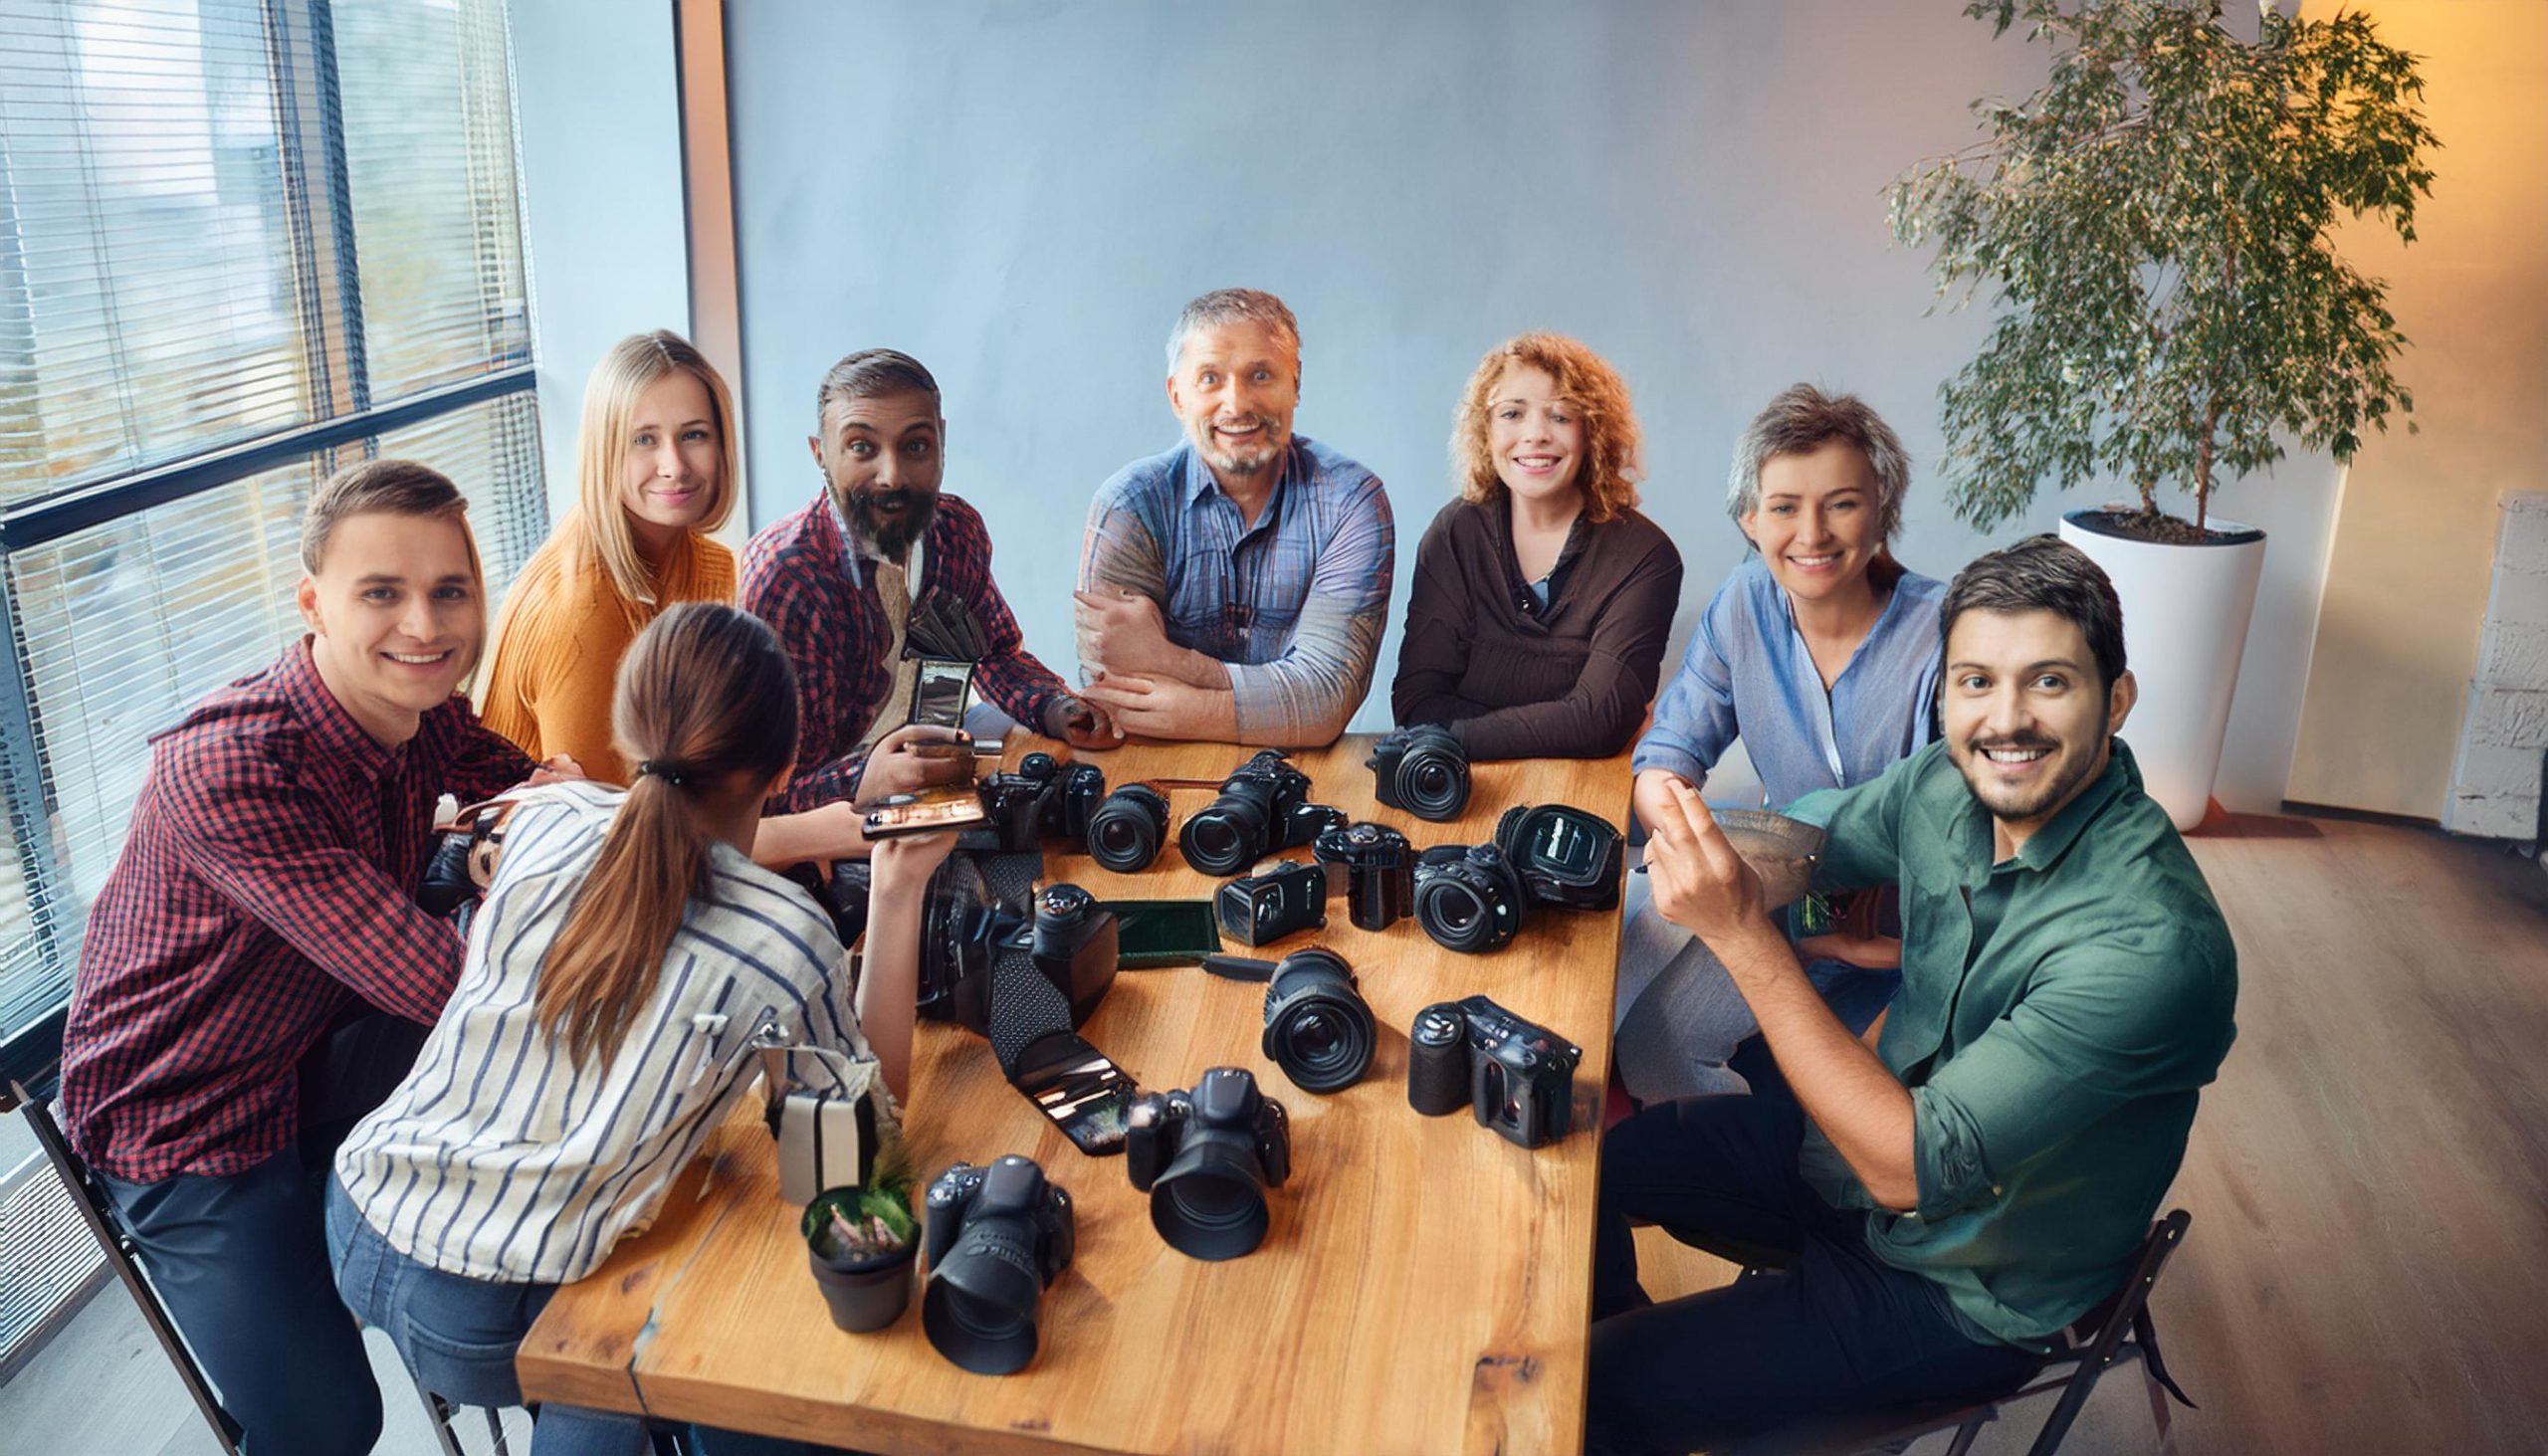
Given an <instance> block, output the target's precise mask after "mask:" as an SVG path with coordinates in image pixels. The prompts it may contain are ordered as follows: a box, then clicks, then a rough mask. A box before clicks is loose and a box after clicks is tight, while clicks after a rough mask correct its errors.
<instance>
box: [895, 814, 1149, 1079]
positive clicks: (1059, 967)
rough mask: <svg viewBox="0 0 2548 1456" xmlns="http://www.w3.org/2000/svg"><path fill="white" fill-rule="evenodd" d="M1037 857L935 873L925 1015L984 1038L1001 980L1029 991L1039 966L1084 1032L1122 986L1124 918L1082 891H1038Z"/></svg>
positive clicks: (926, 907) (927, 905) (926, 916)
mask: <svg viewBox="0 0 2548 1456" xmlns="http://www.w3.org/2000/svg"><path fill="white" fill-rule="evenodd" d="M1040 863H1041V861H1040V860H1038V859H1037V858H1035V857H1033V856H1007V855H1002V856H993V857H989V858H987V859H984V858H978V857H975V856H972V855H965V854H956V855H950V856H949V857H948V859H947V863H946V864H944V865H942V866H940V867H939V870H938V873H937V874H936V875H934V876H932V877H931V879H930V885H929V894H928V896H927V898H926V899H925V901H924V902H923V907H922V911H921V943H920V952H921V953H920V995H919V1010H920V1014H921V1015H923V1016H926V1017H929V1018H931V1019H933V1020H938V1021H954V1022H956V1023H958V1024H960V1025H963V1026H967V1027H970V1028H971V1029H973V1030H974V1031H977V1032H980V1033H982V1034H983V1035H986V1036H987V1035H989V1034H990V1029H991V1017H992V1008H991V1001H992V995H991V988H992V985H993V983H994V982H995V981H997V982H1003V983H1006V984H1008V985H1012V986H1027V985H1030V984H1031V983H1028V982H1025V981H1023V980H1021V979H1019V978H1017V976H1016V972H1018V971H1020V970H1029V971H1031V972H1032V973H1033V974H1035V975H1037V976H1039V977H1041V978H1042V979H1043V980H1044V981H1045V982H1047V983H1048V984H1049V985H1050V986H1051V988H1052V991H1053V993H1054V995H1055V997H1057V998H1058V999H1061V1000H1065V1001H1067V1002H1068V1004H1069V1015H1070V1024H1071V1025H1072V1026H1079V1025H1081V1024H1083V1023H1085V1022H1086V1021H1087V1020H1088V1018H1089V1016H1090V1015H1091V1014H1092V1013H1094V1012H1095V1011H1096V1010H1097V1003H1098V1002H1099V1001H1101V1000H1104V999H1105V997H1106V992H1107V991H1108V989H1110V988H1111V987H1112V986H1113V985H1114V984H1115V967H1116V963H1117V956H1116V947H1117V941H1118V939H1119V936H1120V934H1121V931H1120V927H1118V925H1117V924H1116V920H1115V913H1114V912H1113V911H1110V910H1107V909H1105V908H1104V907H1102V906H1100V905H1098V904H1097V903H1096V902H1095V901H1094V900H1092V899H1091V898H1090V896H1089V894H1088V892H1087V891H1085V890H1082V889H1080V888H1079V887H1078V886H1076V885H1054V886H1049V887H1047V888H1046V889H1045V890H1044V892H1043V893H1042V894H1041V895H1037V894H1034V893H1033V890H1032V884H1033V877H1034V875H1035V873H1036V870H1037V868H1038V867H1039V866H1040Z"/></svg>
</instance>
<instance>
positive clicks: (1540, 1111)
mask: <svg viewBox="0 0 2548 1456" xmlns="http://www.w3.org/2000/svg"><path fill="white" fill-rule="evenodd" d="M1406 1039H1407V1043H1408V1048H1407V1060H1406V1101H1407V1104H1408V1105H1409V1106H1411V1107H1413V1108H1414V1109H1415V1110H1416V1111H1417V1112H1419V1113H1422V1114H1424V1115H1425V1116H1426V1117H1428V1118H1438V1117H1440V1116H1442V1115H1443V1114H1445V1113H1449V1112H1454V1111H1457V1110H1458V1109H1459V1107H1460V1106H1461V1105H1462V1104H1463V1103H1465V1104H1466V1105H1467V1106H1468V1108H1469V1110H1470V1111H1471V1112H1472V1113H1474V1114H1475V1115H1476V1117H1477V1121H1478V1126H1480V1127H1482V1128H1493V1129H1494V1130H1495V1131H1496V1132H1498V1133H1500V1134H1502V1135H1503V1136H1504V1137H1505V1139H1506V1140H1507V1141H1509V1142H1513V1143H1518V1144H1521V1145H1522V1146H1524V1147H1539V1146H1542V1145H1544V1144H1550V1143H1554V1142H1556V1141H1557V1140H1559V1139H1560V1138H1563V1137H1565V1136H1566V1135H1567V1132H1568V1130H1569V1129H1570V1128H1571V1127H1572V1126H1573V1125H1574V1116H1575V1068H1576V1064H1577V1063H1579V1062H1581V1061H1583V1059H1584V1051H1583V1049H1582V1048H1580V1047H1578V1046H1576V1045H1575V1044H1574V1043H1572V1042H1570V1041H1567V1040H1566V1039H1565V1038H1563V1037H1561V1036H1559V1035H1558V1034H1557V1033H1555V1032H1553V1031H1550V1030H1549V1029H1548V1028H1547V1027H1544V1026H1538V1025H1534V1024H1533V1023H1531V1022H1528V1021H1525V1020H1523V1019H1522V1018H1521V1017H1519V1016H1516V1015H1514V1014H1513V1013H1512V1012H1510V1011H1507V1010H1505V1009H1504V1008H1503V1007H1502V1006H1499V1005H1497V1004H1496V1003H1495V1002H1494V1001H1492V1000H1490V999H1488V998H1487V997H1485V996H1470V997H1469V998H1467V999H1466V1000H1461V1001H1440V1002H1436V1003H1435V1004H1433V1005H1430V1006H1427V1007H1425V1008H1424V1009H1423V1010H1421V1011H1418V1012H1416V1013H1415V1024H1414V1026H1412V1027H1411V1028H1409V1030H1408V1031H1407V1034H1406Z"/></svg>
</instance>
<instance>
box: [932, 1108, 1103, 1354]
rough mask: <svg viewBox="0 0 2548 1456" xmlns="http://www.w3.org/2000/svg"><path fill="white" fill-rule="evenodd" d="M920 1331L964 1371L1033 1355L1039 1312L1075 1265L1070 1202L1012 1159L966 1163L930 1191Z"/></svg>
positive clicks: (1036, 1170)
mask: <svg viewBox="0 0 2548 1456" xmlns="http://www.w3.org/2000/svg"><path fill="white" fill-rule="evenodd" d="M926 1208H927V1219H926V1228H925V1238H926V1242H925V1244H924V1250H925V1252H926V1253H927V1255H928V1259H929V1293H928V1294H927V1296H925V1297H924V1298H923V1300H922V1303H921V1325H922V1328H923V1329H924V1330H925V1331H926V1332H927V1333H928V1336H929V1343H930V1344H931V1345H934V1346H936V1347H937V1348H938V1352H939V1353H941V1354H943V1355H945V1356H947V1358H948V1359H950V1360H952V1361H954V1362H955V1363H956V1365H958V1366H960V1367H962V1368H964V1369H967V1370H971V1371H973V1372H975V1373H976V1374H984V1375H1005V1374H1008V1373H1010V1372H1012V1371H1015V1370H1020V1369H1024V1368H1025V1367H1026V1363H1027V1361H1029V1360H1031V1359H1033V1358H1034V1357H1035V1339H1036V1337H1035V1307H1036V1304H1037V1302H1038V1301H1039V1300H1041V1298H1042V1297H1043V1293H1044V1291H1045V1290H1046V1289H1048V1288H1050V1287H1051V1286H1052V1283H1053V1281H1054V1280H1055V1279H1058V1278H1060V1277H1061V1273H1062V1271H1063V1270H1065V1269H1068V1268H1069V1267H1070V1264H1071V1255H1072V1253H1073V1252H1074V1250H1075V1248H1076V1246H1077V1244H1078V1219H1077V1217H1076V1216H1075V1214H1074V1212H1073V1210H1072V1206H1071V1195H1070V1193H1069V1192H1068V1190H1066V1189H1064V1188H1063V1187H1062V1186H1061V1185H1060V1184H1058V1183H1052V1182H1048V1181H1046V1179H1045V1177H1044V1170H1043V1169H1042V1168H1041V1167H1039V1166H1037V1165H1036V1164H1035V1163H1034V1162H1033V1161H1032V1160H1030V1159H1028V1158H1024V1157H1019V1156H1017V1155H1016V1154H1014V1153H1011V1154H1009V1155H1008V1156H1006V1157H1002V1158H1000V1159H998V1160H997V1161H995V1162H993V1163H992V1164H991V1165H990V1166H989V1167H975V1166H974V1165H973V1164H971V1163H969V1162H958V1163H956V1164H954V1165H953V1166H951V1167H949V1168H948V1169H947V1171H945V1172H943V1173H940V1174H939V1175H938V1180H937V1181H936V1182H934V1183H931V1184H930V1185H929V1196H928V1198H927V1200H926Z"/></svg>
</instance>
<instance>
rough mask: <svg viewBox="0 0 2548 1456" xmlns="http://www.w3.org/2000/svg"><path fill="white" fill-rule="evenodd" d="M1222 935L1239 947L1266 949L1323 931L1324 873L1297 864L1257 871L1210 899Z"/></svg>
mask: <svg viewBox="0 0 2548 1456" xmlns="http://www.w3.org/2000/svg"><path fill="white" fill-rule="evenodd" d="M1212 905H1213V909H1214V911H1215V913H1216V914H1217V915H1218V917H1219V919H1220V923H1221V934H1222V935H1224V936H1228V937H1229V938H1231V939H1233V940H1236V941H1238V942H1239V943H1240V944H1242V945H1265V944H1270V943H1272V942H1274V941H1276V940H1280V939H1282V938H1283V937H1284V936H1297V935H1299V934H1300V933H1301V932H1303V931H1322V930H1325V929H1327V871H1326V870H1325V869H1324V868H1323V867H1321V866H1318V865H1305V864H1302V863H1301V862H1300V861H1298V860H1277V861H1275V862H1274V863H1273V864H1270V865H1259V866H1257V867H1256V873H1254V874H1252V875H1248V876H1245V877H1244V878H1241V879H1237V880H1232V881H1231V882H1229V883H1228V884H1227V885H1224V886H1222V887H1221V888H1220V893H1219V894H1217V895H1215V896H1213V897H1212Z"/></svg>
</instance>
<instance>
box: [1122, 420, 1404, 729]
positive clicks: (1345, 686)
mask: <svg viewBox="0 0 2548 1456" xmlns="http://www.w3.org/2000/svg"><path fill="white" fill-rule="evenodd" d="M1396 564H1397V533H1396V526H1395V524H1394V523H1393V522H1392V521H1391V520H1390V518H1389V499H1388V495H1387V493H1386V492H1384V491H1382V490H1381V489H1380V479H1379V477H1377V476H1375V475H1373V474H1372V473H1371V472H1370V471H1368V470H1365V469H1364V468H1363V467H1361V466H1359V465H1357V464H1355V463H1354V462H1353V461H1351V460H1348V459H1346V458H1345V457H1344V456H1342V455H1339V454H1337V453H1336V452H1335V451H1333V450H1330V449H1328V448H1327V447H1326V446H1324V445H1321V444H1319V443H1318V442H1316V441H1314V440H1311V439H1309V438H1307V437H1306V436H1301V435H1295V436H1293V437H1292V448H1291V451H1290V453H1289V454H1288V455H1287V456H1286V457H1285V459H1284V463H1283V473H1282V475H1281V477H1280V478H1279V479H1277V480H1276V482H1275V485H1274V494H1273V496H1272V498H1271V499H1269V500H1268V501H1267V502H1266V505H1265V509H1264V511H1263V513H1262V514H1260V515H1259V516H1258V517H1257V519H1256V522H1255V524H1253V525H1250V524H1249V523H1248V522H1247V521H1245V520H1242V519H1240V516H1239V511H1238V507H1237V505H1236V504H1234V503H1233V502H1232V501H1231V500H1230V498H1229V497H1228V496H1227V495H1225V494H1223V492H1222V491H1221V487H1220V483H1219V482H1218V481H1216V480H1214V479H1213V478H1212V472H1211V468H1210V467H1209V466H1207V465H1205V464H1204V462H1203V460H1202V458H1201V457H1200V456H1198V455H1197V454H1196V453H1195V451H1194V447H1193V445H1192V444H1191V443H1187V444H1181V445H1178V446H1177V447H1176V448H1175V449H1173V450H1170V451H1168V453H1167V454H1165V455H1155V456H1152V457H1151V458H1150V459H1148V460H1137V461H1134V462H1133V463H1132V464H1131V465H1128V466H1126V467H1124V468H1123V469H1122V470H1120V471H1117V472H1116V473H1115V475H1114V477H1113V478H1112V479H1110V480H1109V481H1107V482H1106V484H1105V485H1103V486H1100V487H1098V489H1097V499H1096V501H1095V502H1093V503H1092V504H1091V505H1090V507H1089V512H1088V535H1087V539H1086V541H1085V543H1084V544H1083V545H1082V547H1081V551H1080V567H1079V585H1080V589H1081V590H1082V591H1095V590H1097V589H1098V588H1099V587H1101V586H1111V587H1121V588H1126V589H1130V590H1133V591H1138V592H1140V593H1141V594H1142V595H1144V596H1147V597H1149V598H1151V599H1152V600H1154V601H1156V602H1158V603H1159V606H1160V617H1161V619H1162V620H1163V621H1164V622H1165V624H1166V625H1167V628H1168V641H1170V642H1172V643H1174V644H1176V645H1177V646H1179V647H1183V648H1189V649H1191V650H1193V651H1195V652H1199V653H1202V654H1203V655H1204V656H1206V657H1209V658H1212V659H1214V660H1216V661H1218V662H1220V663H1222V664H1224V665H1225V666H1227V667H1228V669H1229V674H1230V693H1231V696H1232V697H1233V699H1234V700H1235V702H1234V705H1233V706H1234V708H1235V711H1236V716H1237V719H1238V738H1239V741H1240V742H1243V743H1270V744H1276V745H1279V746H1284V747H1301V746H1310V745H1316V744H1322V743H1328V742H1333V741H1334V740H1335V738H1336V735H1337V734H1338V733H1341V732H1343V731H1344V730H1345V725H1346V722H1347V721H1348V720H1350V719H1352V718H1353V716H1354V710H1355V709H1357V708H1359V707H1361V706H1362V704H1363V695H1364V694H1365V693H1367V692H1369V691H1370V690H1371V686H1372V665H1373V663H1374V661H1375V660H1376V659H1378V658H1379V656H1380V633H1381V631H1382V630H1383V629H1384V628H1385V627H1386V626H1387V625H1388V611H1389V579H1390V575H1391V573H1392V572H1393V571H1394V570H1395V568H1396ZM1088 666H1090V665H1089V664H1082V667H1083V669H1085V668H1087V667H1088Z"/></svg>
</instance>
